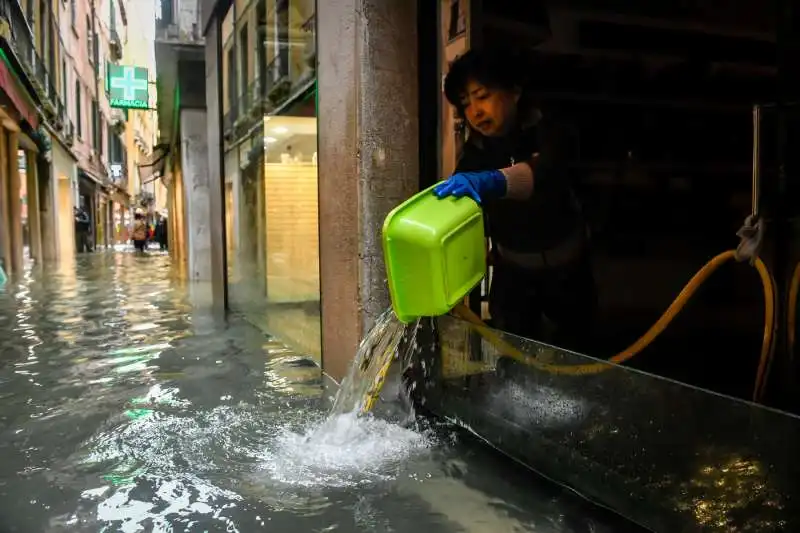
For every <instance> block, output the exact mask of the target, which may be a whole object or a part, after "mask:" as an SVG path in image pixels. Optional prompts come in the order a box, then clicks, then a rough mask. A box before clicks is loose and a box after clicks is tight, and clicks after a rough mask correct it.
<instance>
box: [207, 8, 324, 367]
mask: <svg viewBox="0 0 800 533" xmlns="http://www.w3.org/2000/svg"><path fill="white" fill-rule="evenodd" d="M314 17H315V8H314V1H313V0H251V1H237V2H235V5H234V6H232V8H231V9H230V11H229V12H228V14H227V16H226V18H225V19H224V21H223V25H222V43H223V53H222V76H223V94H222V100H223V123H224V126H223V134H224V141H225V208H226V218H227V220H226V223H227V224H226V226H227V227H226V244H227V253H228V288H229V304H230V307H231V309H232V310H234V311H238V312H241V313H242V314H244V315H245V316H246V317H247V318H248V319H249V320H251V321H252V322H255V323H256V324H258V325H259V326H261V327H263V328H264V329H265V330H266V331H268V332H269V333H271V334H273V335H275V336H277V337H278V338H280V339H281V340H282V341H284V342H286V343H287V344H289V345H291V346H292V347H293V348H295V349H298V350H301V351H302V352H305V353H308V354H310V355H312V356H314V357H316V358H317V360H319V358H320V353H321V346H320V304H319V301H320V287H319V223H318V204H319V201H318V200H319V196H318V189H317V112H316V99H315V94H316V93H315V89H316V83H315V80H316V41H315V24H314V20H315V19H314Z"/></svg>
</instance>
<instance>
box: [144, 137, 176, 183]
mask: <svg viewBox="0 0 800 533" xmlns="http://www.w3.org/2000/svg"><path fill="white" fill-rule="evenodd" d="M169 152H170V147H169V145H168V144H157V145H156V146H155V147H154V148H153V153H151V154H150V155H149V156H147V157H145V158H144V160H143V161H142V162H141V163H139V164H138V165H136V166H137V167H139V178H140V179H141V180H142V184H145V183H149V182H151V181H154V180H156V179H158V178H160V177H161V176H163V175H164V165H165V164H166V163H167V156H168V155H169Z"/></svg>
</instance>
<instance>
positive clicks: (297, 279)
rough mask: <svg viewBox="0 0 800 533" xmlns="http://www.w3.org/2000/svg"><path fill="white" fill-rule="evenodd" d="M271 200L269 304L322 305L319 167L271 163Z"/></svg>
mask: <svg viewBox="0 0 800 533" xmlns="http://www.w3.org/2000/svg"><path fill="white" fill-rule="evenodd" d="M265 196H266V254H267V265H266V275H267V297H268V299H269V301H270V302H297V301H308V300H318V299H319V210H318V207H319V195H318V190H317V166H316V165H314V164H311V163H297V164H288V165H284V164H266V165H265Z"/></svg>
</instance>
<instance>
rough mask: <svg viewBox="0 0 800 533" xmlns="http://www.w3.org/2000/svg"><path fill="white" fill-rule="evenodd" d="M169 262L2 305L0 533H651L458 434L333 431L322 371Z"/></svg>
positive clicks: (118, 266) (111, 271) (355, 423)
mask: <svg viewBox="0 0 800 533" xmlns="http://www.w3.org/2000/svg"><path fill="white" fill-rule="evenodd" d="M168 261H169V260H168V258H167V257H166V256H165V255H162V254H158V253H153V254H150V255H148V256H144V257H143V256H137V255H134V254H133V253H128V252H121V251H116V252H101V253H96V254H89V255H85V256H81V257H79V258H78V260H77V262H76V264H74V265H73V264H70V265H65V266H61V267H59V268H49V267H48V268H46V269H45V270H44V271H42V270H41V269H34V270H31V271H29V272H28V273H27V274H26V275H25V276H24V277H23V278H22V279H17V280H12V281H10V282H9V284H8V285H7V286H6V287H5V288H4V289H0V353H1V354H2V359H0V456H1V457H2V461H0V532H2V533H6V532H21V533H36V532H84V531H86V532H89V531H91V532H98V531H101V532H112V531H119V532H137V531H148V532H149V531H157V532H179V531H191V532H212V531H228V532H231V531H234V532H252V531H277V532H284V531H297V532H320V533H322V532H334V531H335V532H342V533H349V532H381V533H389V532H395V533H403V532H412V531H413V532H414V533H419V532H422V531H424V532H426V533H437V532H476V533H484V532H486V533H500V532H527V531H535V532H538V533H561V532H564V533H567V532H569V533H584V532H585V533H589V532H593V533H599V532H611V531H614V532H624V531H636V530H635V529H632V528H631V527H630V526H628V525H625V524H623V523H621V522H619V521H617V520H616V519H615V518H614V517H612V516H610V515H609V514H608V513H604V512H600V511H599V510H597V509H595V508H593V507H591V506H589V505H588V504H586V503H585V502H583V501H582V500H579V499H578V498H577V497H574V496H573V495H572V494H570V493H567V492H565V491H562V490H561V489H558V488H556V487H554V486H551V485H549V484H546V483H544V482H542V481H540V480H539V479H538V478H536V477H534V476H533V475H532V474H530V473H528V472H526V471H525V470H524V469H522V468H520V467H519V466H517V465H515V464H513V463H511V462H510V461H508V460H506V459H505V458H503V457H500V456H499V455H498V454H496V453H495V452H493V451H491V450H488V449H487V448H485V447H483V446H482V445H479V444H478V443H476V442H475V441H474V440H473V439H472V438H471V437H469V436H465V435H463V434H462V433H460V432H459V431H457V430H456V429H455V428H452V427H449V426H446V425H443V424H437V423H435V422H431V423H430V424H425V426H424V427H419V426H406V425H402V426H401V425H397V424H393V423H390V422H388V421H386V420H385V419H383V418H381V417H380V416H379V415H376V416H374V417H366V418H356V417H355V416H354V415H352V414H350V413H346V412H345V413H339V414H336V415H333V416H331V417H330V418H329V417H328V412H329V410H330V408H331V393H330V391H329V390H326V387H325V386H324V384H323V380H322V378H321V374H320V371H319V368H318V367H317V366H315V365H314V364H313V363H312V362H311V361H310V360H309V359H307V358H305V357H303V356H302V355H301V354H296V353H293V352H292V351H291V350H289V349H288V348H286V347H285V346H283V345H281V344H280V343H279V342H277V341H275V340H273V339H270V338H269V337H267V336H265V335H264V334H263V333H262V332H260V331H259V330H257V329H255V328H253V327H252V326H250V325H249V324H248V323H246V322H245V321H243V320H241V319H237V318H235V317H233V318H229V319H228V320H226V321H221V320H219V319H215V318H214V317H213V315H212V314H211V313H210V312H209V308H208V305H207V303H208V299H207V297H204V293H205V288H204V287H201V286H196V285H195V286H186V285H183V284H181V283H179V282H176V281H175V280H174V279H172V278H171V274H170V267H169V262H168Z"/></svg>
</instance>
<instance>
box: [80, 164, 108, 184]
mask: <svg viewBox="0 0 800 533" xmlns="http://www.w3.org/2000/svg"><path fill="white" fill-rule="evenodd" d="M78 179H79V180H81V179H82V180H85V181H87V182H89V183H90V184H91V185H92V186H93V187H97V186H102V185H103V180H101V179H100V178H98V177H96V176H95V175H94V174H92V173H90V172H87V171H86V170H85V169H82V168H78Z"/></svg>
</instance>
